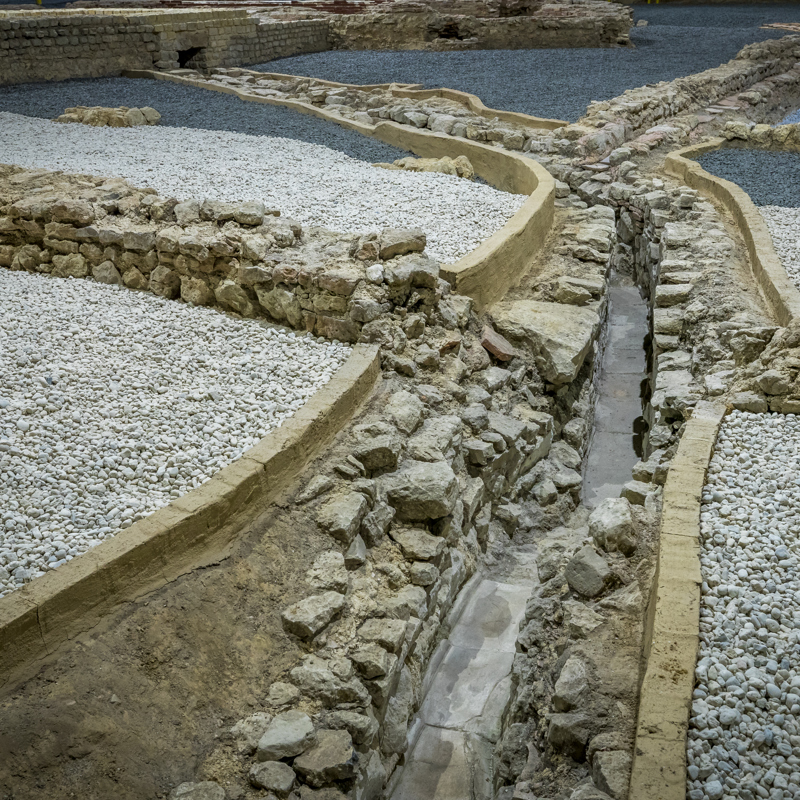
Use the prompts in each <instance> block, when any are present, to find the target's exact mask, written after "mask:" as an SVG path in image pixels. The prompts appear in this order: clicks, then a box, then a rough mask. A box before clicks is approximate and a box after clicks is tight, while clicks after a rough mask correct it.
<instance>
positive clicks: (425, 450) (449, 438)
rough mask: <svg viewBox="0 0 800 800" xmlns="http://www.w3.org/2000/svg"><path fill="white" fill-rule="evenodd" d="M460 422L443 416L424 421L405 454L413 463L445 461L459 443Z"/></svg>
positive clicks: (451, 417)
mask: <svg viewBox="0 0 800 800" xmlns="http://www.w3.org/2000/svg"><path fill="white" fill-rule="evenodd" d="M460 432H461V420H459V418H458V417H453V416H445V417H435V418H434V419H429V420H426V422H425V423H424V425H423V426H422V430H420V431H418V432H417V433H416V434H414V436H412V437H411V439H410V440H409V442H408V446H407V453H408V456H409V458H412V459H414V460H415V461H445V460H446V459H447V456H448V454H449V452H450V450H451V449H452V448H453V447H456V446H458V444H459V442H460Z"/></svg>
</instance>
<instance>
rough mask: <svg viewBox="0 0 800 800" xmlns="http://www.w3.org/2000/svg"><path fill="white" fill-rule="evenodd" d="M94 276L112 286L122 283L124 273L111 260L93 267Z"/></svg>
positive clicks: (99, 281)
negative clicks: (120, 272)
mask: <svg viewBox="0 0 800 800" xmlns="http://www.w3.org/2000/svg"><path fill="white" fill-rule="evenodd" d="M92 277H93V278H94V279H95V280H96V281H97V282H98V283H107V284H109V285H112V286H121V285H122V275H120V274H119V270H118V269H117V268H116V267H115V266H114V264H113V262H111V261H103V262H102V263H101V264H98V265H97V266H96V267H93V268H92Z"/></svg>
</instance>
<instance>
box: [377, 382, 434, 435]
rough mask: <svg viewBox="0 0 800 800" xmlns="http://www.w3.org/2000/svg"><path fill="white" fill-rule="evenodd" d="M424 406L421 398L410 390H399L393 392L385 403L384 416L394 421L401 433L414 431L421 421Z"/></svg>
mask: <svg viewBox="0 0 800 800" xmlns="http://www.w3.org/2000/svg"><path fill="white" fill-rule="evenodd" d="M424 410H425V406H424V405H423V403H422V400H420V399H419V397H417V395H415V394H411V392H407V391H405V390H401V391H399V392H394V393H393V394H392V396H391V397H390V398H389V402H388V403H387V404H386V409H385V411H386V416H387V417H389V419H391V420H392V422H394V424H395V425H397V427H398V428H399V429H400V430H401V431H402V432H403V433H414V431H415V430H416V429H417V428H418V427H419V425H420V423H421V422H422V414H423V412H424Z"/></svg>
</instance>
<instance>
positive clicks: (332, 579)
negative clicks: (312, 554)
mask: <svg viewBox="0 0 800 800" xmlns="http://www.w3.org/2000/svg"><path fill="white" fill-rule="evenodd" d="M306 580H307V581H308V583H309V585H310V586H311V587H312V588H314V589H317V590H320V589H332V590H333V591H335V592H341V594H344V593H345V592H347V587H348V586H349V585H350V576H349V574H348V572H347V567H346V565H345V560H344V556H343V555H342V554H341V553H340V552H339V551H338V550H328V551H327V552H325V553H321V554H320V555H318V556H317V557H316V559H314V563H313V564H312V566H311V568H310V569H309V570H308V572H306Z"/></svg>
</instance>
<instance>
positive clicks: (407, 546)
mask: <svg viewBox="0 0 800 800" xmlns="http://www.w3.org/2000/svg"><path fill="white" fill-rule="evenodd" d="M390 535H391V537H392V539H394V540H395V541H396V542H397V544H399V545H400V549H401V550H402V551H403V555H404V556H405V557H406V558H407V559H409V560H419V561H430V560H431V559H433V558H436V557H437V556H438V555H440V554H441V552H442V550H444V547H445V540H444V539H443V538H442V537H441V536H433V535H431V534H430V533H428V532H427V531H423V530H419V529H417V528H412V529H410V530H409V529H405V528H399V529H394V530H392V531H391V533H390Z"/></svg>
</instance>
